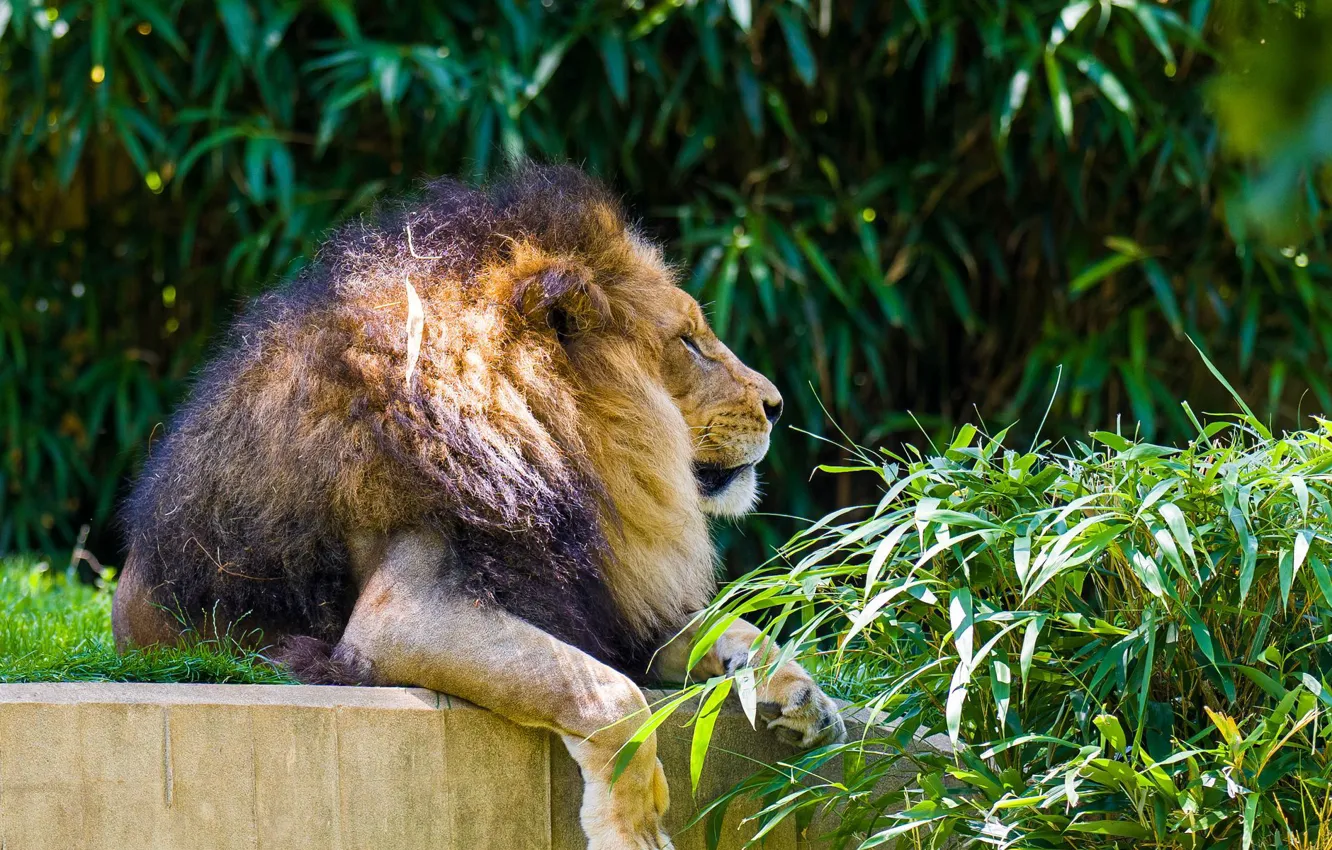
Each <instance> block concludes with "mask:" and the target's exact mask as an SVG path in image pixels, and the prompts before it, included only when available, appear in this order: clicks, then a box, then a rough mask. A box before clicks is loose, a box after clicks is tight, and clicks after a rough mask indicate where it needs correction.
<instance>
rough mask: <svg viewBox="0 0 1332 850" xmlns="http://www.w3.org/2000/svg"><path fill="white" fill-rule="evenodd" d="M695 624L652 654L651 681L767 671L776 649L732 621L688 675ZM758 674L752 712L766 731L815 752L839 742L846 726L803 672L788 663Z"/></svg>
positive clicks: (697, 622) (751, 628)
mask: <svg viewBox="0 0 1332 850" xmlns="http://www.w3.org/2000/svg"><path fill="white" fill-rule="evenodd" d="M701 624H702V620H701V618H695V619H694V622H693V623H692V624H691V625H690V626H688V627H687V628H685V629H684V630H683V631H681V632H680V634H679V635H677V636H676V637H675V638H674V639H672V640H671V641H670V642H669V643H667V644H666V645H665V646H663V647H662V648H661V649H660V650H659V651H658V652H657V656H656V659H655V661H654V662H653V665H652V671H651V672H652V675H653V677H654V678H656V679H659V680H661V681H666V682H683V681H688V680H694V681H698V680H703V679H708V678H711V677H713V676H729V675H730V674H732V673H734V672H735V671H736V670H738V669H740V668H741V667H747V666H752V667H755V668H760V669H761V668H765V667H768V666H770V665H771V664H772V663H773V661H774V660H775V658H776V655H777V647H776V646H775V645H774V644H773V643H772V641H770V640H768V638H767V637H766V636H764V635H763V633H762V632H761V631H759V629H758V627H757V626H754V625H753V624H751V623H748V622H745V621H744V620H737V621H736V622H735V623H733V624H731V626H730V627H729V628H727V629H726V631H724V632H722V634H721V635H720V636H719V637H718V638H717V640H716V642H715V643H713V645H712V646H711V647H710V648H709V649H708V651H707V652H706V653H704V655H703V657H702V658H700V659H699V660H698V661H697V662H696V663H695V664H694V666H693V668H692V669H687V668H688V664H689V655H690V651H691V649H692V648H693V645H694V641H695V639H696V638H697V637H698V628H699V626H700V625H701ZM764 673H765V675H764V676H763V677H762V679H761V681H760V682H759V683H758V695H757V696H758V708H759V711H760V712H761V713H762V714H763V717H764V719H765V720H766V721H767V723H768V728H769V729H775V730H777V732H778V734H780V735H781V736H782V737H783V738H786V739H787V740H788V741H790V742H791V743H793V744H796V745H798V746H802V747H820V746H823V745H825V744H831V743H835V742H837V741H840V740H842V738H843V737H845V735H846V725H845V723H844V722H843V720H842V718H841V716H840V715H839V714H838V711H837V704H836V703H834V702H833V701H832V700H831V699H829V698H828V696H827V695H826V694H824V693H823V691H822V690H821V689H820V688H819V686H818V685H817V684H816V683H815V682H814V678H813V677H812V676H810V675H809V672H808V671H806V670H805V668H804V667H802V666H800V665H799V664H797V663H796V662H794V661H790V662H787V663H786V664H783V665H781V666H780V667H778V668H777V669H776V670H772V671H767V670H765V671H764Z"/></svg>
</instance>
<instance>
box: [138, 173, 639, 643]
mask: <svg viewBox="0 0 1332 850" xmlns="http://www.w3.org/2000/svg"><path fill="white" fill-rule="evenodd" d="M633 238H636V237H632V235H631V234H630V233H629V231H628V229H627V226H626V224H625V219H624V213H623V211H622V210H621V208H620V205H619V203H618V201H617V200H616V199H615V198H614V197H613V196H611V195H610V193H609V192H608V191H607V190H606V189H605V188H604V187H603V186H602V185H601V184H599V183H597V182H596V181H594V180H593V179H591V178H589V177H587V176H586V175H584V174H583V173H582V172H581V171H579V170H577V169H574V168H570V167H561V166H555V167H535V166H527V167H522V168H519V169H517V170H516V171H515V172H513V173H512V174H511V175H510V176H508V177H507V178H505V179H503V180H501V181H499V182H497V183H495V184H493V185H490V186H488V187H481V188H476V187H469V186H466V185H463V184H460V183H457V182H453V181H449V180H441V181H438V182H432V183H430V184H428V185H426V186H425V187H424V188H423V190H422V191H421V192H420V193H419V194H418V195H417V196H415V197H413V198H411V199H409V200H407V201H405V202H401V203H398V204H395V205H392V206H386V207H384V208H382V209H381V210H380V211H379V212H378V213H377V214H375V215H374V216H371V217H367V218H366V219H364V220H359V221H355V222H353V223H351V224H348V225H346V226H344V227H342V228H341V229H340V230H339V231H337V232H336V233H335V234H334V235H333V236H332V238H331V239H329V241H328V242H327V244H326V245H325V246H324V247H323V249H322V250H321V251H320V253H319V255H318V256H317V258H316V260H315V262H314V263H313V264H312V265H311V266H310V267H308V268H307V269H305V270H304V271H302V272H301V273H299V274H298V275H297V276H296V277H295V278H294V279H292V280H290V281H289V282H287V283H286V284H285V285H283V286H281V287H279V288H278V289H276V290H275V291H273V292H270V293H268V294H266V295H263V296H261V297H259V298H257V299H255V300H254V301H253V302H252V303H251V304H250V305H249V307H248V308H247V309H246V310H245V311H244V313H243V315H241V316H240V318H239V319H238V320H237V321H236V322H235V324H234V326H233V327H232V328H231V330H230V332H229V333H228V334H227V335H226V337H225V339H224V341H223V342H222V344H221V346H220V348H219V349H218V351H217V353H216V356H215V357H214V359H213V360H212V361H211V362H210V363H209V364H208V365H207V366H206V367H205V368H204V369H203V370H202V371H201V372H200V374H199V376H198V378H197V381H196V384H195V386H194V388H193V391H192V392H191V393H190V396H189V398H188V400H187V401H186V402H185V403H184V404H183V405H182V406H181V408H180V410H179V411H178V413H177V414H176V415H175V416H174V417H173V419H172V421H171V423H170V425H169V427H168V428H167V431H166V436H165V437H163V438H162V439H161V440H160V441H158V442H156V443H154V444H153V445H152V446H151V448H150V451H149V454H148V459H147V461H146V463H145V466H144V469H143V472H142V475H141V477H140V478H139V480H138V482H137V484H136V485H135V487H134V489H133V492H132V494H131V495H130V497H129V499H128V501H127V503H126V505H125V509H124V513H123V517H124V523H125V525H126V530H127V539H128V540H129V542H130V553H129V558H130V559H131V560H132V561H133V562H134V563H135V564H136V565H137V567H136V568H137V569H140V570H141V571H142V573H141V574H142V576H143V580H144V582H145V584H146V585H147V586H149V587H151V588H153V591H152V597H153V599H154V600H155V601H156V602H158V603H159V604H162V605H165V606H167V607H170V608H178V609H179V610H181V611H182V612H184V613H185V615H186V616H190V617H194V616H197V615H198V613H199V612H201V611H202V612H207V613H208V614H209V615H210V616H214V617H216V619H217V621H218V622H220V623H234V622H237V621H240V622H241V623H243V624H244V623H249V624H251V625H253V626H257V627H259V628H262V629H273V630H274V631H277V632H281V633H285V634H305V635H311V636H313V637H316V638H319V639H321V640H326V641H336V640H337V638H338V636H339V635H340V633H341V631H342V629H343V627H344V626H345V624H346V621H347V618H348V616H349V614H350V606H351V605H352V603H353V602H354V601H355V589H354V586H353V585H352V581H351V578H350V569H349V557H350V556H349V553H348V550H347V544H346V541H347V539H348V535H349V534H353V533H368V534H383V533H388V532H390V531H393V530H395V529H401V528H404V527H410V526H413V525H422V524H425V525H429V526H433V527H435V528H437V529H438V530H440V531H441V532H442V533H443V534H444V536H445V537H446V539H448V540H449V541H450V542H451V546H452V550H453V551H452V557H451V559H450V561H449V563H448V564H447V565H445V566H444V568H446V569H448V570H449V571H450V580H451V581H452V583H453V584H454V586H455V587H456V589H457V592H458V593H459V594H463V595H465V596H466V597H468V598H471V599H475V600H476V602H477V604H487V605H490V604H493V605H499V606H502V607H503V608H505V609H507V610H509V611H511V612H512V613H515V614H518V615H519V616H522V617H524V618H526V619H528V620H529V621H531V622H533V623H534V624H536V625H538V626H540V627H541V628H544V629H546V630H547V631H549V632H551V633H552V634H555V635H556V636H558V637H560V638H562V639H564V640H566V641H569V642H570V643H573V644H575V645H577V646H579V647H581V648H583V649H585V650H587V651H589V652H591V653H592V654H593V655H595V656H597V657H599V658H601V659H603V660H605V661H607V662H609V663H612V664H613V665H614V666H617V667H620V668H621V669H636V668H637V667H639V666H641V661H642V659H641V655H642V653H643V652H644V651H645V650H646V649H647V647H649V646H651V645H653V644H654V643H655V642H656V641H657V640H658V639H659V636H658V635H651V634H645V633H644V630H643V629H642V628H630V627H627V625H626V621H625V619H624V617H623V615H622V613H621V612H619V611H618V610H617V607H616V605H615V603H614V601H613V600H612V598H611V595H610V592H609V590H608V587H607V581H606V571H607V569H608V568H609V565H610V561H611V559H613V557H614V545H613V541H612V539H611V538H612V537H613V536H614V534H615V533H616V532H615V524H616V523H615V508H614V505H612V504H611V500H610V499H609V498H608V496H607V493H606V488H605V485H604V483H603V481H602V479H601V477H600V476H599V475H598V473H597V470H596V468H595V464H594V462H593V458H592V457H591V455H590V452H591V451H593V449H592V448H591V447H589V445H587V441H586V438H585V434H584V433H583V431H581V430H580V422H581V419H580V415H581V414H580V403H581V399H580V394H581V393H582V392H583V389H582V387H581V386H580V382H579V378H578V375H577V374H576V372H575V370H574V369H573V368H572V367H571V365H570V363H569V360H568V358H567V357H565V356H564V352H563V348H562V342H564V341H565V339H566V338H567V336H568V335H569V334H571V333H576V332H580V331H583V330H586V329H588V328H598V329H602V330H604V331H606V332H622V333H632V332H633V329H632V327H631V325H632V324H633V322H634V321H636V319H635V316H634V313H633V310H632V309H629V308H628V307H627V306H626V304H628V303H629V302H631V301H632V298H633V297H634V294H633V293H632V292H629V291H626V292H623V293H617V292H616V291H614V290H610V291H607V290H606V289H605V288H604V287H597V286H589V281H590V280H592V279H593V278H596V279H598V280H614V279H616V276H617V274H619V273H620V272H624V274H623V275H622V276H623V277H624V278H625V279H626V280H632V279H633V277H634V276H633V273H632V272H633V269H632V268H630V266H632V264H633V263H635V262H637V260H636V259H635V258H636V257H637V256H638V255H637V254H636V253H635V252H634V251H633V250H629V248H628V247H626V246H628V245H629V240H631V239H633ZM640 277H641V276H640ZM628 285H629V284H626V286H628ZM409 290H410V291H412V292H415V293H416V295H417V296H418V297H419V299H420V303H421V304H422V305H423V309H424V314H425V323H424V327H423V332H422V334H421V346H420V356H419V359H418V360H417V361H416V363H415V364H414V368H413V369H412V370H411V373H410V375H408V373H407V371H406V369H405V368H404V363H405V358H404V349H405V347H406V339H407V337H408V331H407V328H408V324H409V318H410V316H409V307H410V296H409ZM534 588H539V590H534Z"/></svg>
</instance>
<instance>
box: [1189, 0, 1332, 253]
mask: <svg viewBox="0 0 1332 850" xmlns="http://www.w3.org/2000/svg"><path fill="white" fill-rule="evenodd" d="M1266 5H1267V8H1264V6H1263V5H1259V4H1249V3H1243V2H1240V3H1230V4H1227V5H1225V6H1223V7H1222V10H1221V12H1222V13H1221V15H1220V16H1219V19H1218V20H1217V22H1216V23H1215V29H1216V31H1217V33H1218V39H1217V40H1218V41H1219V42H1220V43H1221V44H1222V45H1223V46H1224V49H1225V51H1226V53H1227V55H1228V61H1227V63H1226V67H1225V71H1224V73H1222V74H1221V75H1219V76H1218V78H1217V79H1216V80H1215V81H1214V82H1213V83H1212V85H1211V95H1212V102H1213V105H1214V107H1215V109H1216V112H1217V120H1218V122H1219V124H1220V126H1221V127H1222V128H1223V129H1224V130H1225V143H1226V146H1227V148H1229V149H1230V150H1231V151H1233V152H1234V153H1236V154H1237V155H1239V156H1244V157H1249V158H1251V159H1252V161H1253V162H1254V163H1255V165H1256V166H1257V167H1255V168H1254V169H1253V173H1252V175H1251V177H1250V180H1249V181H1248V183H1247V185H1246V186H1245V187H1244V188H1243V190H1242V192H1241V193H1240V197H1241V199H1242V200H1243V201H1244V203H1245V206H1246V209H1247V212H1248V214H1249V218H1250V220H1251V221H1252V223H1253V224H1254V225H1255V226H1256V227H1258V228H1261V229H1263V230H1264V231H1267V232H1269V233H1270V234H1272V235H1273V236H1285V237H1287V238H1299V234H1301V233H1306V234H1307V233H1308V232H1310V231H1311V230H1315V231H1316V230H1317V229H1318V227H1319V222H1318V220H1317V217H1316V216H1313V217H1312V218H1311V217H1310V215H1309V212H1310V210H1309V208H1308V207H1307V205H1306V204H1305V203H1304V202H1302V200H1301V198H1300V195H1301V194H1302V193H1303V192H1306V191H1310V190H1311V189H1312V187H1313V186H1315V185H1316V186H1321V187H1322V191H1323V192H1324V193H1326V191H1327V187H1328V178H1329V172H1328V170H1327V164H1328V162H1329V161H1332V54H1329V52H1328V50H1327V44H1328V39H1329V38H1332V10H1329V9H1328V7H1327V6H1326V5H1324V4H1320V3H1306V2H1303V0H1296V2H1293V3H1292V2H1280V3H1273V4H1266ZM1292 234H1294V235H1293V236H1292Z"/></svg>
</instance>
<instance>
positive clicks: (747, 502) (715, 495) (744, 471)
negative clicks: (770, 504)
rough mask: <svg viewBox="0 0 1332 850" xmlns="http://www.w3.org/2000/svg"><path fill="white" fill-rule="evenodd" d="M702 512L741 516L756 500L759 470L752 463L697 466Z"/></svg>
mask: <svg viewBox="0 0 1332 850" xmlns="http://www.w3.org/2000/svg"><path fill="white" fill-rule="evenodd" d="M695 477H696V478H697V479H698V484H699V488H698V489H699V495H700V496H701V497H702V499H701V500H700V505H701V507H702V508H703V513H705V514H708V515H709V516H718V517H739V516H744V515H745V514H747V513H749V512H750V510H752V509H753V507H754V503H755V502H757V501H758V473H757V472H755V471H754V466H753V464H746V465H744V466H742V467H732V468H730V469H710V468H700V469H696V471H695Z"/></svg>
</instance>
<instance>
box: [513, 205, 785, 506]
mask: <svg viewBox="0 0 1332 850" xmlns="http://www.w3.org/2000/svg"><path fill="white" fill-rule="evenodd" d="M587 217H588V218H589V219H590V220H592V221H593V222H594V223H593V224H592V225H591V227H594V228H596V229H597V231H598V232H599V233H600V234H601V236H602V239H600V240H598V242H597V249H598V253H597V254H595V255H592V256H588V255H586V254H583V255H580V254H563V255H555V256H552V255H551V254H550V253H548V252H547V251H544V250H542V249H541V248H538V247H535V246H533V245H531V244H525V245H521V246H519V247H518V248H517V249H515V250H514V252H513V254H511V255H510V256H509V257H506V266H505V268H504V274H503V277H504V278H505V279H506V284H507V285H509V286H512V293H513V294H512V295H511V296H510V297H511V298H514V299H516V300H517V302H518V304H519V305H520V308H521V310H522V311H523V312H524V313H525V314H526V315H527V317H528V318H529V320H530V321H533V322H534V324H535V326H536V327H537V329H538V330H539V331H546V332H547V333H548V335H550V336H553V338H554V341H556V342H557V343H558V345H559V347H560V348H562V349H563V350H564V354H565V355H566V356H567V357H568V358H569V360H570V362H572V363H573V364H574V365H575V368H576V369H577V370H578V371H580V372H582V373H583V377H584V380H585V381H587V383H588V385H590V386H591V387H592V388H593V392H594V394H600V393H604V392H605V391H606V389H607V387H608V386H609V387H619V388H620V389H621V390H623V388H624V387H625V386H626V385H627V386H628V387H631V388H633V389H636V390H639V392H638V393H637V394H636V395H637V396H638V397H637V398H635V399H632V400H631V399H627V398H625V397H624V396H623V395H619V396H617V397H618V399H619V401H618V403H619V404H621V405H623V407H622V409H621V411H620V415H621V416H624V415H627V414H628V413H629V411H630V410H631V409H632V408H633V407H634V406H636V405H641V404H646V405H647V406H648V408H649V409H650V410H652V411H653V413H652V414H650V415H648V416H643V417H639V419H640V420H641V421H639V422H636V423H635V425H636V427H639V428H640V429H641V430H642V431H644V432H645V433H646V434H647V435H649V436H650V437H651V438H652V439H661V438H662V437H663V432H669V431H676V432H678V433H683V434H687V436H688V446H689V448H688V452H687V460H688V463H689V469H690V470H691V472H692V475H693V478H694V481H695V483H696V487H697V493H698V497H699V503H698V504H699V507H700V509H701V510H702V512H703V513H706V514H709V515H712V516H725V517H735V516H740V515H743V514H744V513H746V512H748V511H749V510H750V509H751V508H752V507H753V506H754V503H755V502H756V501H757V498H758V474H757V472H756V469H755V467H756V465H757V464H758V463H759V461H761V460H762V459H763V457H764V455H766V454H767V451H768V442H769V437H770V435H771V432H772V427H773V425H774V423H776V421H777V419H778V417H780V416H781V413H782V397H781V394H780V393H779V392H778V391H777V388H776V387H775V386H774V385H773V383H772V382H771V381H770V380H768V379H767V378H766V377H764V376H763V375H762V374H760V373H759V372H757V371H755V370H754V369H751V368H750V367H748V366H747V365H745V364H744V363H743V362H742V361H741V360H740V358H738V357H736V355H735V354H734V353H733V352H732V351H731V350H730V348H728V347H727V346H726V344H725V343H723V342H722V341H721V340H720V339H718V337H717V335H716V334H715V333H714V332H713V330H712V328H711V326H710V325H709V324H708V321H707V318H706V317H705V316H704V314H703V310H702V308H701V307H700V306H699V303H698V302H697V301H696V300H695V299H694V298H693V296H691V295H689V294H688V293H687V292H685V291H684V290H683V289H681V288H679V286H678V285H677V284H676V282H675V276H674V274H673V272H672V271H671V270H670V268H669V267H668V266H666V265H665V263H664V262H663V260H662V256H661V252H660V250H659V249H658V248H657V246H655V245H654V244H653V243H651V242H649V241H647V240H646V239H644V238H643V237H642V236H641V235H639V234H638V233H637V232H636V231H635V230H634V229H633V228H631V227H630V226H628V225H627V224H625V222H624V221H623V218H622V216H621V214H619V213H618V212H617V211H615V210H611V209H607V210H605V211H602V212H600V213H598V212H597V211H596V210H595V209H594V210H593V211H592V212H589V213H588V214H587ZM515 278H516V282H513V283H509V281H514V280H515ZM626 378H627V379H628V380H626ZM652 386H659V387H660V389H661V390H664V392H665V393H666V394H667V395H669V398H670V399H671V401H672V402H673V405H674V407H675V411H674V415H661V414H662V413H663V412H662V411H660V410H659V409H655V408H653V398H652V396H653V395H656V394H654V393H652V392H646V393H644V392H643V390H644V389H645V387H652ZM654 417H656V418H654ZM672 419H678V422H674V423H673V422H671V421H669V420H672ZM603 421H604V420H599V421H598V422H597V426H600V425H601V424H603ZM672 426H675V427H672ZM669 446H670V441H669V440H667V441H666V443H665V444H664V445H663V446H662V448H664V449H665V450H666V451H667V452H669V451H670V448H669ZM659 455H660V452H651V453H648V458H647V460H649V462H651V459H652V458H653V457H657V456H659ZM635 460H638V459H637V458H636V459H635Z"/></svg>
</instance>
